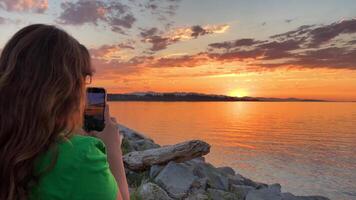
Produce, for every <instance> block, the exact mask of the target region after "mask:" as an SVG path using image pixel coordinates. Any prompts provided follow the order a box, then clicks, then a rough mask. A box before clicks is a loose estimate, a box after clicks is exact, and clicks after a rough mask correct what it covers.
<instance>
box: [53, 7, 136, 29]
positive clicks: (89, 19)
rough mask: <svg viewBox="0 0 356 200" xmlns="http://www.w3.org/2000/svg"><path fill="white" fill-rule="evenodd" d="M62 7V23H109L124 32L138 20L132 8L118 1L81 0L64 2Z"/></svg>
mask: <svg viewBox="0 0 356 200" xmlns="http://www.w3.org/2000/svg"><path fill="white" fill-rule="evenodd" d="M61 7H62V9H63V12H62V13H61V14H60V16H59V18H58V22H59V23H61V24H69V25H83V24H86V23H87V24H93V25H96V26H98V25H99V23H100V22H102V23H106V24H108V25H109V26H110V28H111V30H112V31H114V32H118V33H122V34H124V33H125V31H124V30H125V29H130V28H131V27H132V25H133V24H134V22H135V21H136V18H135V17H134V16H133V15H132V14H131V13H130V8H129V7H128V6H127V5H124V4H122V3H120V2H118V1H109V2H104V1H99V0H93V1H86V0H79V1H77V2H76V3H73V2H62V3H61Z"/></svg>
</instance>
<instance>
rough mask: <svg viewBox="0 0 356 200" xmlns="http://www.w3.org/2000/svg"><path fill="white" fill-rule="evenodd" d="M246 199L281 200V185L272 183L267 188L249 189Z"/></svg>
mask: <svg viewBox="0 0 356 200" xmlns="http://www.w3.org/2000/svg"><path fill="white" fill-rule="evenodd" d="M246 200H283V199H282V195H281V185H279V184H273V185H269V186H268V187H267V188H262V189H257V190H250V191H249V192H248V194H247V196H246Z"/></svg>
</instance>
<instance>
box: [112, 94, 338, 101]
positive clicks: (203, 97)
mask: <svg viewBox="0 0 356 200" xmlns="http://www.w3.org/2000/svg"><path fill="white" fill-rule="evenodd" d="M108 101H151V102H152V101H157V102H333V101H326V100H320V99H298V98H267V97H231V96H225V95H214V94H200V93H177V92H176V93H154V92H147V93H129V94H108Z"/></svg>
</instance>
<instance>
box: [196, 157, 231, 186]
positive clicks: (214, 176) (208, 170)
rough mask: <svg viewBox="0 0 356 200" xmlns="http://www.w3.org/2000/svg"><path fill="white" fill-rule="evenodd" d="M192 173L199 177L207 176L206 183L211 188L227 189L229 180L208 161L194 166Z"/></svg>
mask: <svg viewBox="0 0 356 200" xmlns="http://www.w3.org/2000/svg"><path fill="white" fill-rule="evenodd" d="M194 174H195V175H196V176H198V177H200V178H207V185H208V186H209V187H211V188H215V189H220V190H225V191H228V190H229V180H228V178H227V177H226V176H225V175H224V173H222V172H220V171H219V170H218V169H217V168H215V167H214V166H212V165H211V164H208V163H200V164H198V165H197V166H196V167H195V168H194Z"/></svg>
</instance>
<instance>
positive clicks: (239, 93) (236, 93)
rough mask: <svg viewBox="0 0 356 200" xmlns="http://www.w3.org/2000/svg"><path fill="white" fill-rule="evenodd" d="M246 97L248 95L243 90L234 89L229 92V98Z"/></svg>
mask: <svg viewBox="0 0 356 200" xmlns="http://www.w3.org/2000/svg"><path fill="white" fill-rule="evenodd" d="M248 95H249V93H248V91H246V90H244V89H236V90H232V91H231V92H229V96H233V97H246V96H248Z"/></svg>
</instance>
